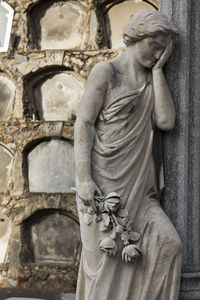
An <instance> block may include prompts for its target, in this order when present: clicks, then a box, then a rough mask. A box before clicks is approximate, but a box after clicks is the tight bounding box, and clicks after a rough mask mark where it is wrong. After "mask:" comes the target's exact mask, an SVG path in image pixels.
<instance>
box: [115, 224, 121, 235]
mask: <svg viewBox="0 0 200 300" xmlns="http://www.w3.org/2000/svg"><path fill="white" fill-rule="evenodd" d="M115 230H116V232H117V233H122V232H123V226H122V225H117V226H116V228H115Z"/></svg>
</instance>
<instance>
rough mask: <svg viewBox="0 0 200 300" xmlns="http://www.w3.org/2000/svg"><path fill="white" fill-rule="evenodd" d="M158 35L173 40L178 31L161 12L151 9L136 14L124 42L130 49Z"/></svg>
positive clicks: (125, 32)
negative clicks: (139, 42)
mask: <svg viewBox="0 0 200 300" xmlns="http://www.w3.org/2000/svg"><path fill="white" fill-rule="evenodd" d="M158 34H163V35H171V37H172V38H173V39H175V38H176V37H177V36H178V29H177V28H176V26H175V25H174V24H173V23H172V22H171V21H169V20H168V18H167V17H166V16H165V15H164V14H162V13H161V12H159V11H154V10H150V9H145V10H141V11H139V12H137V13H135V14H134V15H133V16H132V17H131V18H130V20H129V23H128V24H127V26H126V27H125V28H124V31H123V41H124V44H125V45H126V46H127V47H128V46H129V45H131V44H134V43H135V42H137V41H140V40H142V39H144V38H146V37H154V36H156V35H158Z"/></svg>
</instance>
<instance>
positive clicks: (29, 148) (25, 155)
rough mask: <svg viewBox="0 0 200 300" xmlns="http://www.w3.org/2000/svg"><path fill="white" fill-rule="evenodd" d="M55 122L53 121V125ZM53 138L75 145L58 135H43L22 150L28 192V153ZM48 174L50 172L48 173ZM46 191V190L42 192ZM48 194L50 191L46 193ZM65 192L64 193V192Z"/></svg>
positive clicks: (27, 191)
mask: <svg viewBox="0 0 200 300" xmlns="http://www.w3.org/2000/svg"><path fill="white" fill-rule="evenodd" d="M52 124H53V122H51V125H52ZM52 140H59V141H64V142H67V143H68V144H70V145H71V146H73V142H72V141H71V140H68V139H65V138H61V137H58V136H51V137H48V136H47V137H42V138H40V139H36V140H33V141H31V142H30V143H29V144H28V145H26V147H25V148H24V149H23V151H22V170H23V177H24V179H25V187H24V190H25V192H26V193H29V176H28V155H29V153H31V151H33V150H34V149H35V148H36V147H37V146H39V145H40V144H41V143H43V142H51V141H52ZM46 176H48V174H46ZM42 193H45V192H42ZM60 193H62V192H57V193H55V194H60ZM46 194H48V193H46ZM62 194H64V193H62Z"/></svg>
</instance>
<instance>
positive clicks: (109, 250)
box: [99, 237, 117, 256]
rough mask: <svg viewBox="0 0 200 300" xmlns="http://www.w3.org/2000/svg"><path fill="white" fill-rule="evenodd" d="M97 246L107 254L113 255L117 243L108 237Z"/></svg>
mask: <svg viewBox="0 0 200 300" xmlns="http://www.w3.org/2000/svg"><path fill="white" fill-rule="evenodd" d="M99 248H100V249H101V250H102V251H103V252H105V253H106V254H107V255H109V256H112V255H115V253H116V251H117V245H116V243H115V241H114V240H112V239H111V238H109V237H108V238H105V239H103V240H102V241H101V243H100V245H99Z"/></svg>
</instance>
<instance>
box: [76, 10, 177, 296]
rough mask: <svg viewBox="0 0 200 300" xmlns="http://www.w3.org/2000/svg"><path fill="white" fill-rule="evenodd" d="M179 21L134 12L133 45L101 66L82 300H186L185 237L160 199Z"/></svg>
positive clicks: (83, 145) (92, 103)
mask: <svg viewBox="0 0 200 300" xmlns="http://www.w3.org/2000/svg"><path fill="white" fill-rule="evenodd" d="M177 36H178V31H177V29H176V27H175V26H174V25H173V24H172V22H170V21H169V20H168V19H167V17H166V16H165V15H163V14H162V13H160V12H158V11H153V10H143V11H140V12H138V13H136V14H135V15H134V16H132V17H131V19H130V21H129V23H128V25H127V26H126V27H125V29H124V32H123V39H124V43H125V45H126V49H125V51H124V52H123V53H121V54H120V55H119V56H118V57H116V58H114V59H112V60H110V61H107V62H101V63H98V64H96V65H95V67H94V68H93V69H92V71H91V73H90V75H89V78H88V82H87V87H86V90H85V93H84V96H83V99H82V102H81V103H80V107H79V111H78V114H77V120H76V125H75V160H76V191H77V207H78V212H79V218H80V228H81V238H82V242H83V249H82V257H81V263H80V269H79V278H78V287H77V295H76V299H77V300H177V299H178V294H179V283H180V272H181V252H182V245H181V241H180V238H179V236H178V234H177V232H176V230H175V228H174V226H173V225H172V223H171V222H170V220H169V219H168V217H167V216H166V214H165V213H164V212H163V210H162V208H161V206H160V203H159V199H160V193H159V191H160V188H162V187H161V186H159V184H157V182H158V180H157V178H156V172H155V159H154V157H153V150H152V147H153V146H152V145H153V137H154V128H156V127H157V128H159V129H161V130H164V131H165V130H170V129H172V128H173V127H174V122H175V110H174V105H173V101H172V98H171V94H170V91H169V89H168V86H167V83H166V80H165V77H164V75H163V71H162V68H163V66H164V64H165V62H166V61H167V59H168V57H169V56H170V53H171V50H172V44H173V41H174V40H175V39H176V37H177Z"/></svg>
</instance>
